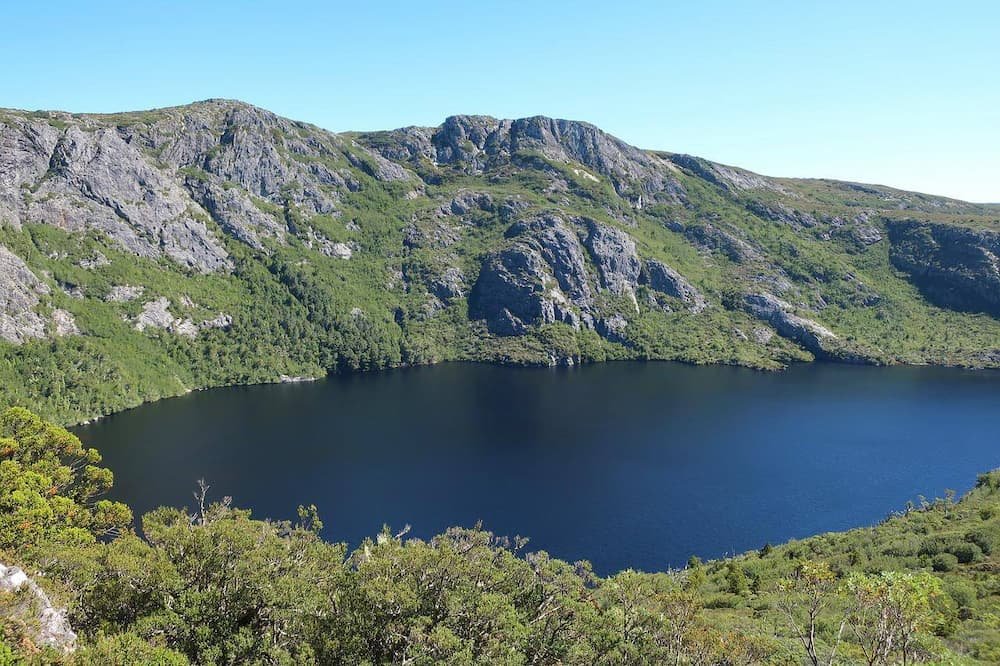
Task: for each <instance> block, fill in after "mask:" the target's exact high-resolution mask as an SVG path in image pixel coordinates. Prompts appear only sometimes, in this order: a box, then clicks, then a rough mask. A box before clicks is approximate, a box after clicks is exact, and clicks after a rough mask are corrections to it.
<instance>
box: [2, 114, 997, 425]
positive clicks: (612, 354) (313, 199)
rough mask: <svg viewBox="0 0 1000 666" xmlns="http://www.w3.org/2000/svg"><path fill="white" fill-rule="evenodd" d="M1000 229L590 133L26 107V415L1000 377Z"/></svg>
mask: <svg viewBox="0 0 1000 666" xmlns="http://www.w3.org/2000/svg"><path fill="white" fill-rule="evenodd" d="M998 255H1000V209H998V208H997V207H996V206H988V205H974V204H969V203H964V202H961V201H955V200H950V199H945V198H941V197H934V196H929V195H923V194H917V193H911V192H903V191H899V190H894V189H891V188H887V187H882V186H875V185H863V184H858V183H848V182H839V181H830V180H796V179H787V178H780V179H779V178H767V177H764V176H760V175H757V174H754V173H750V172H748V171H745V170H742V169H739V168H735V167H730V166H725V165H721V164H716V163H713V162H710V161H707V160H704V159H701V158H697V157H692V156H689V155H681V154H674V153H667V152H659V151H649V150H642V149H639V148H635V147H633V146H630V145H627V144H625V143H624V142H622V141H619V140H618V139H616V138H614V137H612V136H610V135H608V134H606V133H604V132H602V131H601V130H599V129H598V128H596V127H594V126H592V125H588V124H586V123H581V122H573V121H565V120H553V119H549V118H543V117H534V118H525V119H519V120H498V119H494V118H489V117H484V116H453V117H451V118H448V119H446V120H445V122H444V123H443V124H442V125H441V126H439V127H436V128H423V127H408V128H403V129H397V130H393V131H386V132H374V133H340V134H335V133H331V132H327V131H325V130H322V129H320V128H317V127H314V126H311V125H307V124H304V123H300V122H295V121H292V120H288V119H285V118H281V117H278V116H276V115H274V114H271V113H269V112H267V111H265V110H263V109H259V108H255V107H253V106H250V105H247V104H243V103H240V102H234V101H226V100H209V101H205V102H199V103H196V104H191V105H188V106H183V107H175V108H168V109H159V110H154V111H144V112H136V113H122V114H114V115H81V114H70V113H63V112H25V111H17V110H2V111H0V404H25V405H31V406H32V407H33V408H35V409H37V410H39V411H40V412H41V413H43V414H44V415H45V416H47V417H51V418H53V419H56V420H58V421H60V422H63V423H71V422H78V421H80V420H83V419H87V418H91V417H93V416H96V415H100V414H106V413H109V412H112V411H115V410H118V409H122V408H124V407H127V406H131V405H135V404H138V403H140V402H142V401H146V400H152V399H156V398H160V397H164V396H170V395H177V394H180V393H184V392H186V391H189V390H193V389H197V388H202V387H208V386H218V385H226V384H235V383H254V382H271V381H279V380H281V379H282V378H294V377H303V376H319V375H322V374H324V373H327V372H332V371H339V370H353V369H372V368H379V367H386V366H395V365H401V364H424V363H433V362H437V361H442V360H482V361H490V362H502V363H530V364H562V365H570V364H576V363H581V362H591V361H603V360H610V359H624V358H637V359H676V360H682V361H688V362H694V363H730V364H742V365H747V366H752V367H760V368H769V369H775V368H780V367H782V366H784V365H787V364H788V363H791V362H794V361H800V360H810V359H813V358H824V359H831V360H835V361H844V362H862V363H934V364H950V365H952V364H953V365H963V366H975V367H982V366H987V367H996V366H998V365H1000V321H998V319H997V318H998V316H1000V288H998V287H1000V268H998V266H1000V264H998V260H997V256H998Z"/></svg>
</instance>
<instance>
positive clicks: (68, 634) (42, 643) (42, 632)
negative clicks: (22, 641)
mask: <svg viewBox="0 0 1000 666" xmlns="http://www.w3.org/2000/svg"><path fill="white" fill-rule="evenodd" d="M21 591H26V592H27V594H26V595H25V599H24V601H21V602H19V603H16V604H14V605H13V607H11V608H10V609H9V610H8V616H9V617H12V618H13V619H15V620H16V621H18V622H19V623H23V625H24V626H25V627H27V628H28V630H29V632H30V635H31V638H32V640H33V642H34V643H35V645H37V646H39V647H47V648H52V649H54V650H57V651H59V652H62V653H64V654H69V653H70V652H74V651H75V650H76V633H74V631H73V628H72V627H71V626H70V623H69V619H68V618H67V615H66V610H65V609H63V608H56V607H55V606H53V605H52V602H51V601H50V600H49V597H48V595H47V594H45V592H44V591H43V590H42V588H40V587H39V586H38V584H37V583H35V581H33V580H31V578H29V577H28V576H27V575H26V574H25V573H24V571H22V570H21V569H20V568H18V567H8V566H5V565H3V564H0V592H7V593H16V592H21Z"/></svg>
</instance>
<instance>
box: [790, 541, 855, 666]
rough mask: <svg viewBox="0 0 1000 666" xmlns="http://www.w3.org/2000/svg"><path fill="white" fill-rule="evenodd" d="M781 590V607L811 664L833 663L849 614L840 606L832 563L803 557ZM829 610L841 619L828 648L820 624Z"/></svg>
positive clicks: (818, 665) (814, 665)
mask: <svg viewBox="0 0 1000 666" xmlns="http://www.w3.org/2000/svg"><path fill="white" fill-rule="evenodd" d="M778 591H779V593H780V596H779V598H778V607H779V608H780V609H781V610H782V611H783V612H784V614H785V616H786V618H787V620H788V623H789V626H790V627H791V628H792V630H793V631H794V633H795V636H796V637H797V638H798V640H799V642H800V643H801V644H802V647H803V648H804V649H805V651H806V655H807V656H808V658H809V661H810V663H812V664H813V666H820V665H821V664H826V665H827V666H829V665H830V664H833V662H834V660H835V659H836V657H837V650H838V648H839V647H840V641H841V639H842V637H843V634H844V627H845V625H846V624H847V614H846V613H842V612H841V611H839V609H838V606H839V604H840V602H841V598H840V596H839V594H838V588H837V576H836V574H834V573H833V571H832V570H831V569H830V565H829V564H827V563H826V562H822V561H812V560H803V561H801V562H799V564H798V566H796V567H795V573H794V574H793V575H792V577H791V578H787V579H784V580H782V581H780V582H779V583H778ZM828 611H830V612H835V613H837V614H839V615H840V620H839V626H838V629H837V631H836V634H835V635H834V636H833V637H832V642H831V644H829V646H828V647H827V648H826V650H825V651H824V650H823V644H824V642H823V641H822V640H821V637H820V636H819V627H820V618H821V616H823V615H824V613H826V612H828ZM821 652H822V653H823V654H821Z"/></svg>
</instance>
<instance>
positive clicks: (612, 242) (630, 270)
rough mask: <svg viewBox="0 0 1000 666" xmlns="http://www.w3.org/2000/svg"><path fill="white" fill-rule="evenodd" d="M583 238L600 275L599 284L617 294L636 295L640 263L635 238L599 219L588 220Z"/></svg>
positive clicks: (640, 269) (640, 268) (633, 296)
mask: <svg viewBox="0 0 1000 666" xmlns="http://www.w3.org/2000/svg"><path fill="white" fill-rule="evenodd" d="M587 226H588V230H589V233H588V235H587V240H586V241H585V243H586V245H587V249H588V250H589V251H590V256H591V257H592V258H593V260H594V264H595V265H596V266H597V270H598V272H599V273H600V276H601V285H602V286H603V287H604V288H605V289H607V290H609V291H610V292H612V293H613V294H617V295H619V296H625V295H630V296H631V297H632V298H633V299H634V298H635V287H636V285H637V284H638V283H639V274H640V272H641V271H642V264H641V263H640V262H639V255H638V254H636V251H635V241H634V240H633V239H632V237H631V236H630V235H628V234H627V233H626V232H624V231H622V230H621V229H616V228H615V227H610V226H608V225H606V224H600V223H598V222H593V221H589V222H588V225H587Z"/></svg>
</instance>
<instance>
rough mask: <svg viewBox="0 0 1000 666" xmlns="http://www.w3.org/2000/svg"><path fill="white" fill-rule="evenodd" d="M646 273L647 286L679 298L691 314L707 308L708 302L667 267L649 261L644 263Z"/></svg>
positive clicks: (654, 260)
mask: <svg viewBox="0 0 1000 666" xmlns="http://www.w3.org/2000/svg"><path fill="white" fill-rule="evenodd" d="M646 273H647V275H648V280H649V286H650V287H651V288H652V289H655V290H656V291H658V292H660V293H663V294H666V295H667V296H672V297H674V298H679V299H680V300H681V301H682V302H683V303H684V304H685V305H687V306H688V309H689V310H691V312H694V313H698V312H702V311H703V310H704V309H705V308H707V307H708V301H706V300H705V296H704V295H702V293H701V292H700V291H698V290H697V289H696V288H695V287H694V286H692V285H691V283H690V282H688V281H687V279H686V278H685V277H684V276H683V275H681V274H680V273H678V272H677V271H675V270H674V269H673V268H671V267H670V266H667V265H666V264H665V263H663V262H662V261H658V260H656V259H649V260H648V261H646Z"/></svg>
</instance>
